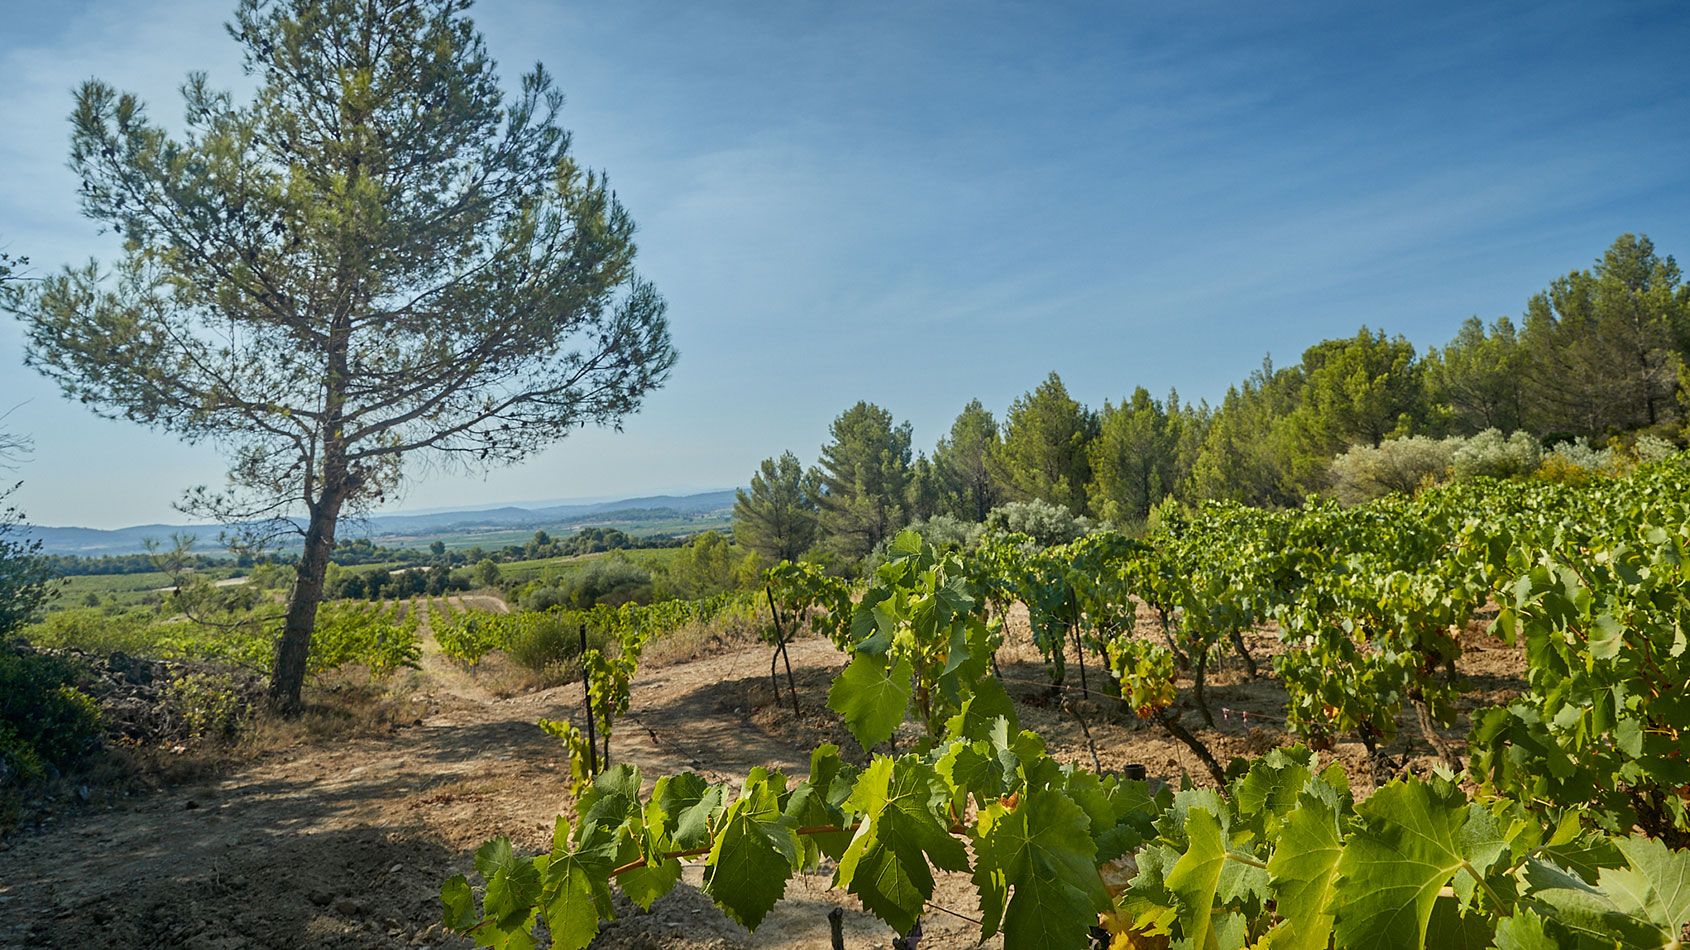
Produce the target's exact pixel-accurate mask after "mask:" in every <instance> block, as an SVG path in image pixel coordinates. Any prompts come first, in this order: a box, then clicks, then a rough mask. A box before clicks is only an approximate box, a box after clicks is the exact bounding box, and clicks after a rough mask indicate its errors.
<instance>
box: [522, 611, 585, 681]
mask: <svg viewBox="0 0 1690 950" xmlns="http://www.w3.org/2000/svg"><path fill="white" fill-rule="evenodd" d="M582 618H583V615H582V614H579V613H571V612H566V611H548V612H546V613H543V614H533V615H522V619H523V621H524V622H522V623H521V624H520V625H519V626H518V627H517V628H516V629H515V630H514V631H513V632H512V634H511V637H510V642H509V643H508V644H506V646H505V655H506V656H508V657H510V660H511V662H512V663H515V664H516V665H518V666H520V667H523V668H524V669H528V670H532V671H534V672H536V673H549V674H552V675H555V676H557V677H559V678H561V679H571V678H573V677H574V674H575V673H576V672H577V671H578V670H579V668H580V657H581V624H582V622H583V619H582ZM610 642H611V636H610V631H609V630H607V629H605V628H604V627H602V626H599V625H596V624H588V625H587V649H589V650H600V651H604V650H607V649H609V646H610Z"/></svg>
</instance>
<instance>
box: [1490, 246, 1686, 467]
mask: <svg viewBox="0 0 1690 950" xmlns="http://www.w3.org/2000/svg"><path fill="white" fill-rule="evenodd" d="M1680 277H1681V275H1680V273H1679V269H1678V265H1677V263H1676V262H1674V261H1673V259H1672V258H1671V257H1664V258H1663V257H1660V256H1658V255H1657V254H1656V253H1655V246H1654V244H1653V243H1651V242H1650V240H1649V239H1648V238H1647V237H1639V236H1636V235H1631V234H1624V235H1621V236H1620V237H1619V238H1618V239H1617V240H1616V241H1614V243H1613V245H1612V246H1610V247H1609V248H1608V250H1607V252H1606V253H1604V254H1603V256H1602V259H1601V260H1599V261H1598V262H1597V263H1596V266H1595V267H1594V268H1593V269H1591V270H1581V271H1573V272H1572V273H1570V274H1568V275H1566V276H1565V277H1562V278H1560V279H1558V280H1556V281H1555V282H1553V283H1552V284H1550V286H1549V288H1548V289H1546V290H1545V291H1543V292H1542V293H1539V294H1536V295H1534V296H1533V297H1532V299H1531V300H1530V302H1528V303H1527V305H1526V317H1525V331H1524V334H1523V341H1522V342H1523V346H1524V349H1525V351H1526V359H1527V361H1528V366H1529V381H1530V387H1531V388H1530V399H1531V411H1530V416H1531V422H1532V425H1533V427H1534V428H1536V429H1537V430H1538V431H1539V432H1541V433H1544V434H1551V435H1552V434H1567V435H1581V436H1585V437H1588V438H1591V439H1600V438H1605V437H1606V436H1608V435H1612V434H1614V433H1617V432H1623V431H1628V430H1634V429H1641V428H1645V427H1648V426H1654V425H1657V424H1659V423H1663V422H1668V421H1671V420H1674V419H1676V418H1677V417H1678V407H1677V406H1676V405H1675V403H1674V399H1673V395H1674V389H1675V387H1676V385H1677V379H1678V371H1679V367H1680V366H1681V365H1683V363H1684V359H1685V356H1686V355H1687V353H1690V350H1687V349H1686V347H1687V346H1690V286H1687V285H1684V284H1683V283H1681V279H1680Z"/></svg>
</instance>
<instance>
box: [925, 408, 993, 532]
mask: <svg viewBox="0 0 1690 950" xmlns="http://www.w3.org/2000/svg"><path fill="white" fill-rule="evenodd" d="M997 450H998V423H997V420H996V419H993V418H992V413H991V412H990V411H989V410H988V409H987V408H986V407H985V406H984V405H982V404H981V402H980V400H978V399H974V400H971V401H970V402H969V403H968V405H966V406H964V407H962V412H961V413H959V414H958V415H957V417H956V421H955V422H952V423H951V431H950V434H949V435H947V436H946V437H944V438H942V439H940V440H939V444H938V446H937V447H936V448H934V450H933V468H934V475H935V478H936V479H937V481H938V486H939V508H940V511H941V512H942V513H944V514H948V515H952V516H954V517H957V518H962V519H964V520H967V521H976V522H979V521H985V520H986V515H987V514H988V513H989V512H990V511H991V510H992V509H993V508H996V507H997V506H998V503H999V502H1001V501H1002V500H1003V492H1002V489H1001V487H1000V486H999V485H998V482H997V480H996V478H995V477H994V476H993V474H992V461H991V459H992V454H993V453H994V452H996V451H997Z"/></svg>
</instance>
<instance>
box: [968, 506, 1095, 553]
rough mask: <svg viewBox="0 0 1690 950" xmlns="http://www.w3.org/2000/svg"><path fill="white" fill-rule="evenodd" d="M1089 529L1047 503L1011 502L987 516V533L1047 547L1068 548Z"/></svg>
mask: <svg viewBox="0 0 1690 950" xmlns="http://www.w3.org/2000/svg"><path fill="white" fill-rule="evenodd" d="M1091 528H1092V523H1091V520H1090V519H1089V518H1085V517H1082V516H1076V515H1075V514H1074V513H1073V512H1072V511H1069V510H1068V509H1067V508H1066V507H1064V506H1062V505H1058V504H1053V503H1051V502H1048V501H1041V500H1039V499H1036V498H1035V499H1033V500H1032V501H1012V502H1009V503H1008V504H1004V505H999V506H997V507H996V508H993V509H992V510H991V511H989V512H987V513H986V529H987V530H991V531H1002V532H1006V533H1009V534H1024V535H1027V536H1028V537H1030V538H1032V539H1033V540H1034V541H1037V542H1038V543H1040V544H1042V545H1045V546H1047V547H1048V546H1050V545H1053V544H1067V543H1068V542H1069V541H1072V540H1074V539H1075V538H1078V537H1079V536H1080V535H1082V534H1085V533H1086V532H1088V531H1090V530H1091Z"/></svg>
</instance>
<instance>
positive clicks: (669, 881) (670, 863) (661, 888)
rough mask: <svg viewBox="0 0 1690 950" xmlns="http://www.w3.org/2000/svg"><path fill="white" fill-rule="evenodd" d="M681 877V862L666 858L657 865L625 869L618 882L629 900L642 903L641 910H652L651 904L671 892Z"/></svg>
mask: <svg viewBox="0 0 1690 950" xmlns="http://www.w3.org/2000/svg"><path fill="white" fill-rule="evenodd" d="M680 879H681V862H680V861H678V860H676V859H675V858H664V859H662V860H661V861H659V862H657V864H655V865H651V864H647V865H645V866H644V867H637V868H634V869H633V870H632V871H624V872H623V873H622V875H621V876H620V877H618V878H617V879H616V883H617V885H618V886H620V887H621V888H622V893H624V894H626V895H628V899H629V900H631V901H633V902H634V903H636V904H638V905H640V909H641V910H651V905H652V904H653V903H655V902H656V901H657V899H658V898H659V897H662V896H663V895H665V894H667V893H669V891H670V890H672V889H673V888H674V887H675V884H676V882H678V881H680Z"/></svg>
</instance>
